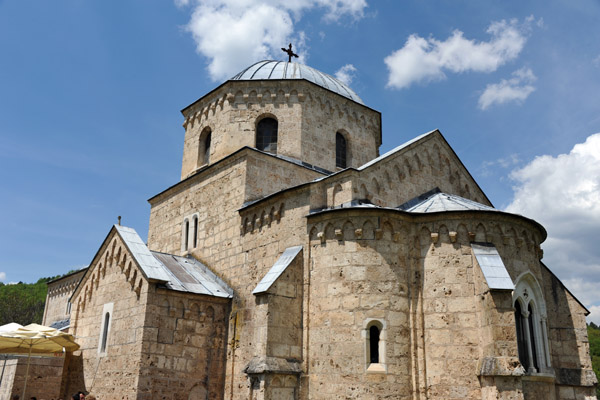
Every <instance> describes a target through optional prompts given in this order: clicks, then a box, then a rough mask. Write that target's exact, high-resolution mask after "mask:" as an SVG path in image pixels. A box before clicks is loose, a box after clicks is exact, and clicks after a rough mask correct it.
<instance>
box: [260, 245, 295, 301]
mask: <svg viewBox="0 0 600 400" xmlns="http://www.w3.org/2000/svg"><path fill="white" fill-rule="evenodd" d="M301 250H302V246H294V247H288V248H287V249H285V251H284V252H283V254H282V255H281V257H279V259H278V260H277V261H276V262H275V264H273V266H272V267H271V269H270V270H269V272H267V274H266V275H265V276H264V277H263V278H262V279H261V281H260V282H259V283H258V285H257V286H256V288H255V289H254V290H253V291H252V294H261V293H265V292H266V291H267V290H269V289H270V288H271V286H272V285H273V283H275V281H276V280H277V278H279V277H280V276H281V274H283V272H284V271H285V270H286V268H287V267H288V266H289V265H290V264H291V263H292V261H294V258H296V256H297V255H298V253H300V251H301Z"/></svg>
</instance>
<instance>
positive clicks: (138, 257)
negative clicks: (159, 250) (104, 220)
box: [114, 225, 170, 282]
mask: <svg viewBox="0 0 600 400" xmlns="http://www.w3.org/2000/svg"><path fill="white" fill-rule="evenodd" d="M114 227H115V229H116V230H117V232H118V233H119V236H121V239H123V242H124V243H125V246H127V248H128V249H129V252H130V253H131V255H132V256H133V258H134V259H135V261H137V264H138V265H139V267H140V268H141V269H142V272H143V274H144V276H145V277H146V278H147V279H148V280H155V281H162V282H166V281H168V280H169V279H170V276H169V274H168V273H167V272H166V271H165V269H164V266H163V265H162V264H161V263H160V262H159V261H158V260H157V259H156V258H155V257H154V256H153V255H152V253H151V252H150V250H149V249H148V246H146V244H145V243H144V241H143V240H142V238H141V237H140V236H139V235H138V234H137V232H136V231H135V229H133V228H128V227H126V226H121V225H115V226H114Z"/></svg>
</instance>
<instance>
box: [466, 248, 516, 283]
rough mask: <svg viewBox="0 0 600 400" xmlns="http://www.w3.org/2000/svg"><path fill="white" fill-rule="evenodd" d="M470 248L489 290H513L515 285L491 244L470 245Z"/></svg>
mask: <svg viewBox="0 0 600 400" xmlns="http://www.w3.org/2000/svg"><path fill="white" fill-rule="evenodd" d="M471 248H472V249H473V254H475V258H477V262H478V263H479V267H480V268H481V272H483V276H484V277H485V280H486V282H487V284H488V286H489V288H490V289H495V290H514V288H515V284H514V283H513V281H512V279H510V276H509V275H508V271H507V270H506V267H505V266H504V263H503V262H502V258H500V254H498V250H497V249H496V247H495V246H494V245H493V244H491V243H471Z"/></svg>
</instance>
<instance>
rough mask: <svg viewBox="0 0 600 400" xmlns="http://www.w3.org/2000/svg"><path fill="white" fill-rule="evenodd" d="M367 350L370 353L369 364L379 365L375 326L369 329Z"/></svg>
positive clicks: (376, 328) (377, 336)
mask: <svg viewBox="0 0 600 400" xmlns="http://www.w3.org/2000/svg"><path fill="white" fill-rule="evenodd" d="M369 349H370V353H371V360H370V361H371V363H372V364H378V363H379V328H378V327H376V326H375V325H373V326H371V327H370V328H369Z"/></svg>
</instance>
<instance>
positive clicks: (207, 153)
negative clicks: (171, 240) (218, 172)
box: [194, 132, 211, 247]
mask: <svg viewBox="0 0 600 400" xmlns="http://www.w3.org/2000/svg"><path fill="white" fill-rule="evenodd" d="M210 135H211V133H210V132H208V134H207V135H206V138H204V164H208V163H209V162H210ZM194 247H195V246H194Z"/></svg>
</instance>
